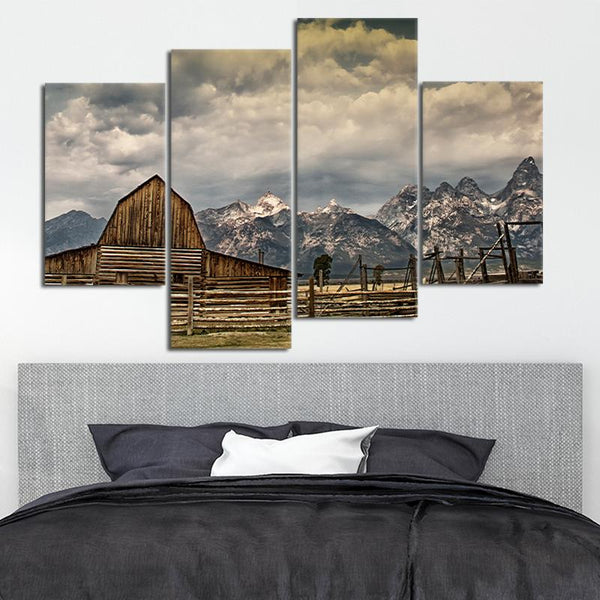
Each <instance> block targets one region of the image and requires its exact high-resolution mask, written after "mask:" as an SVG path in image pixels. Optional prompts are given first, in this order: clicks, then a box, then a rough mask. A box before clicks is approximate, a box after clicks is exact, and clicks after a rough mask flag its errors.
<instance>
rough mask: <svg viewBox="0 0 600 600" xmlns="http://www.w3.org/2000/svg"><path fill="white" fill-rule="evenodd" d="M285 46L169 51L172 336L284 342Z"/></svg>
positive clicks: (181, 340) (181, 343)
mask: <svg viewBox="0 0 600 600" xmlns="http://www.w3.org/2000/svg"><path fill="white" fill-rule="evenodd" d="M290 69H291V66H290V51H289V50H177V51H174V52H173V53H172V55H171V86H170V98H171V176H172V183H173V193H172V206H171V229H172V239H171V313H170V314H171V317H170V318H171V346H172V347H174V348H259V349H260V348H289V347H290V343H291V308H290V304H291V292H290V283H291V282H290V270H289V268H290V222H291V221H290V204H289V203H290V192H291V166H290V160H291V83H290V77H291V71H290Z"/></svg>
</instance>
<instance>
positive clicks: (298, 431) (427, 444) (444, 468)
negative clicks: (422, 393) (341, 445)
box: [291, 421, 496, 481]
mask: <svg viewBox="0 0 600 600" xmlns="http://www.w3.org/2000/svg"><path fill="white" fill-rule="evenodd" d="M291 425H292V433H293V434H294V435H305V434H310V433H321V432H324V431H334V430H336V429H351V428H352V427H351V426H349V425H339V424H336V423H322V422H316V421H293V422H292V423H291ZM495 442H496V440H486V439H481V438H472V437H467V436H464V435H456V434H454V433H446V432H444V431H434V430H423V429H386V428H381V427H380V428H379V429H378V430H377V431H376V432H375V435H374V436H373V439H372V440H371V447H370V449H369V458H368V460H367V473H404V474H407V475H424V476H427V477H437V478H441V479H468V480H469V481H477V480H478V479H479V476H480V475H481V473H482V472H483V469H484V468H485V463H486V462H487V459H488V457H489V455H490V452H491V451H492V448H493V447H494V444H495Z"/></svg>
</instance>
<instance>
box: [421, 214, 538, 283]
mask: <svg viewBox="0 0 600 600" xmlns="http://www.w3.org/2000/svg"><path fill="white" fill-rule="evenodd" d="M542 225H543V222H542V221H498V222H497V223H496V232H497V235H498V237H497V239H496V240H495V242H494V243H493V244H492V245H491V246H490V247H479V248H477V255H474V256H468V255H467V254H465V251H464V248H459V250H458V253H457V254H456V255H451V254H446V253H444V252H443V251H442V250H440V248H439V247H438V246H434V247H433V251H432V252H427V253H425V254H424V255H423V260H424V261H431V268H430V269H429V275H428V276H427V278H424V283H430V284H434V283H435V284H442V285H447V284H468V283H475V284H487V283H509V284H518V283H542V282H543V280H544V274H543V271H542V270H541V269H523V268H521V266H520V265H519V260H518V258H517V247H516V246H515V245H514V243H513V240H512V236H511V232H510V228H511V227H513V226H521V227H523V226H530V227H531V226H534V227H542ZM467 260H471V261H474V262H476V266H475V268H474V269H473V270H472V271H471V272H470V273H469V274H466V272H465V261H467ZM494 260H495V261H500V264H501V270H497V272H493V273H492V272H490V271H491V265H492V264H493V262H492V261H494ZM449 261H452V262H453V263H454V269H453V270H452V272H451V273H450V274H449V275H448V274H447V273H446V272H445V270H444V263H445V262H449ZM496 264H498V263H496Z"/></svg>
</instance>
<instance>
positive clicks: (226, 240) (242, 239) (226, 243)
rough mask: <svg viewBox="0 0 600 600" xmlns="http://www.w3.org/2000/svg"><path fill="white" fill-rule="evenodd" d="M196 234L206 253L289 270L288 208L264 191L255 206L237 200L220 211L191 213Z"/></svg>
mask: <svg viewBox="0 0 600 600" xmlns="http://www.w3.org/2000/svg"><path fill="white" fill-rule="evenodd" d="M195 216H196V222H197V223H198V227H199V228H200V233H201V234H202V238H203V239H204V242H205V244H206V247H207V248H209V249H210V250H215V251H217V252H222V253H223V254H231V255H233V256H237V257H239V258H245V259H247V260H254V261H256V260H258V251H259V250H262V251H263V252H264V262H265V263H266V264H269V265H273V266H275V267H283V268H287V269H289V267H290V244H291V238H290V231H291V215H290V207H289V206H288V205H287V204H285V203H284V202H283V201H282V200H281V199H280V198H278V197H277V196H275V194H272V193H271V192H267V193H266V194H264V195H263V196H261V197H260V198H259V199H258V202H257V203H256V204H253V205H252V204H248V203H246V202H242V201H240V200H236V201H235V202H233V203H231V204H228V205H227V206H223V207H221V208H207V209H204V210H201V211H198V212H197V213H195Z"/></svg>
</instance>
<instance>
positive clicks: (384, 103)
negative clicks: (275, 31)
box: [296, 19, 418, 317]
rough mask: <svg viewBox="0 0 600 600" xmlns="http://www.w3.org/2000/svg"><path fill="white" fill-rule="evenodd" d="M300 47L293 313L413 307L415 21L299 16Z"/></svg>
mask: <svg viewBox="0 0 600 600" xmlns="http://www.w3.org/2000/svg"><path fill="white" fill-rule="evenodd" d="M297 54H298V64H297V121H298V140H297V144H298V153H297V154H298V177H297V187H298V216H297V237H296V240H297V242H296V243H297V261H296V264H297V268H298V293H297V315H298V316H299V317H414V316H416V315H417V292H416V284H417V273H416V267H417V265H416V262H417V261H416V253H417V252H416V249H415V248H416V246H417V216H418V215H417V185H416V184H417V21H416V19H301V20H299V21H298V25H297ZM311 278H312V280H311Z"/></svg>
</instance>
